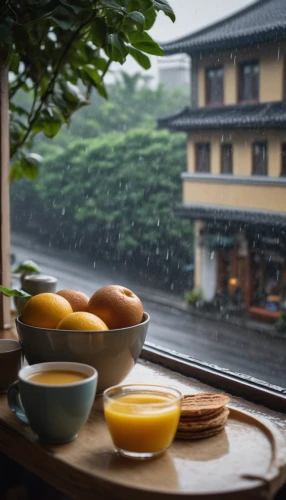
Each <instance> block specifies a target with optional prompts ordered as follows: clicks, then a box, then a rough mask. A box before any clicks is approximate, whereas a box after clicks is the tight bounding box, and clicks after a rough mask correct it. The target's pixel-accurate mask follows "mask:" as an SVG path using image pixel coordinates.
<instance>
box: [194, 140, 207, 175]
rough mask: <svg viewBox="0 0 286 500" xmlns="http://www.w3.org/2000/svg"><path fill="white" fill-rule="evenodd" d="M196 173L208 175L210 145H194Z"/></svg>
mask: <svg viewBox="0 0 286 500" xmlns="http://www.w3.org/2000/svg"><path fill="white" fill-rule="evenodd" d="M196 172H198V173H204V174H208V173H210V145H209V143H201V144H196Z"/></svg>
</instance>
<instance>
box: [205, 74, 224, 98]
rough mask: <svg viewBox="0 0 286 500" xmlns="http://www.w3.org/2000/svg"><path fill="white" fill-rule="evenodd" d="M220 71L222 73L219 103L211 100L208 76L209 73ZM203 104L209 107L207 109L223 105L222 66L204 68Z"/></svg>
mask: <svg viewBox="0 0 286 500" xmlns="http://www.w3.org/2000/svg"><path fill="white" fill-rule="evenodd" d="M220 70H221V71H222V76H221V93H222V99H221V100H220V101H217V102H213V101H212V99H211V85H210V80H209V78H208V74H209V72H210V71H220ZM216 78H217V77H216ZM205 103H206V106H209V107H216V106H223V105H224V67H223V66H211V67H207V68H205Z"/></svg>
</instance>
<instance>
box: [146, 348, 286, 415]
mask: <svg viewBox="0 0 286 500" xmlns="http://www.w3.org/2000/svg"><path fill="white" fill-rule="evenodd" d="M140 358H142V359H144V360H146V361H150V362H151V363H154V364H157V365H161V366H163V367H165V368H168V369H169V370H172V371H174V372H177V373H180V374H182V375H185V376H187V377H191V378H194V379H196V380H199V381H200V382H203V383H206V384H208V385H210V386H211V387H214V388H217V389H220V390H223V391H226V392H229V393H230V394H232V395H234V396H238V397H242V398H244V399H247V400H248V401H252V402H253V403H256V404H261V405H263V406H265V407H266V408H269V409H271V410H274V411H278V412H280V413H283V414H286V397H285V390H284V389H283V388H277V387H276V386H273V385H271V384H269V383H267V382H264V381H262V382H261V381H259V380H257V381H255V382H253V378H252V377H251V375H250V376H246V375H245V376H244V377H242V376H241V375H239V374H238V373H236V372H232V371H231V370H227V369H224V368H220V367H217V366H214V365H211V364H209V363H206V362H203V361H199V360H197V359H194V358H192V357H190V356H186V355H184V354H179V353H177V352H176V351H173V350H170V349H168V348H162V347H159V346H157V345H155V344H153V343H151V342H145V344H144V347H143V349H142V352H141V354H140Z"/></svg>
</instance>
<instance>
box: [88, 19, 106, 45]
mask: <svg viewBox="0 0 286 500" xmlns="http://www.w3.org/2000/svg"><path fill="white" fill-rule="evenodd" d="M106 36H107V26H106V22H105V21H104V19H102V18H101V17H96V18H95V19H94V21H93V22H92V24H91V30H90V38H91V40H92V41H93V42H94V43H95V45H97V47H103V45H104V44H105V43H106Z"/></svg>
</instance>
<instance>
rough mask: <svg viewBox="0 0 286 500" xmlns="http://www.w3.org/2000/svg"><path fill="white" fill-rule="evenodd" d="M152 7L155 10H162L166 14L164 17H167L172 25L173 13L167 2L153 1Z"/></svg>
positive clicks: (164, 0) (174, 19)
mask: <svg viewBox="0 0 286 500" xmlns="http://www.w3.org/2000/svg"><path fill="white" fill-rule="evenodd" d="M153 5H154V7H156V8H157V9H159V10H162V11H163V12H164V13H165V14H166V16H168V17H169V18H170V19H171V20H172V21H173V23H174V22H175V21H176V16H175V14H174V11H173V9H172V7H171V6H170V4H169V2H167V0H153Z"/></svg>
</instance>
